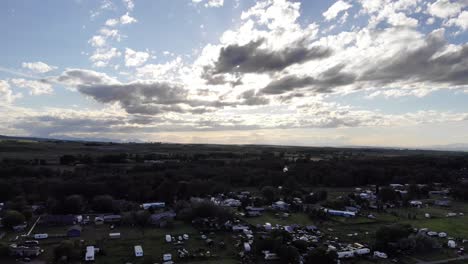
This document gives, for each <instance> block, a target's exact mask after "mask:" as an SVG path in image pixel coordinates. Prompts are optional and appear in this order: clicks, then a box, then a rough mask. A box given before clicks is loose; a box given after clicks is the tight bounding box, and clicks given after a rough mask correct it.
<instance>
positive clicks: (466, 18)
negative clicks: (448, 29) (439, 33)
mask: <svg viewBox="0 0 468 264" xmlns="http://www.w3.org/2000/svg"><path fill="white" fill-rule="evenodd" d="M447 25H448V26H458V27H460V28H461V29H462V30H463V31H466V30H468V11H463V12H461V13H460V14H459V15H458V17H454V18H451V19H450V20H449V21H447Z"/></svg>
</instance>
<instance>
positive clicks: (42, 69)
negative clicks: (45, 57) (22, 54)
mask: <svg viewBox="0 0 468 264" xmlns="http://www.w3.org/2000/svg"><path fill="white" fill-rule="evenodd" d="M21 66H22V67H23V68H26V69H29V70H31V71H33V72H35V73H46V72H50V71H53V70H55V69H57V67H55V66H51V65H47V64H46V63H44V62H41V61H36V62H23V63H22V64H21Z"/></svg>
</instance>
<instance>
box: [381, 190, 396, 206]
mask: <svg viewBox="0 0 468 264" xmlns="http://www.w3.org/2000/svg"><path fill="white" fill-rule="evenodd" d="M379 198H380V200H381V201H382V202H384V203H385V202H394V201H396V200H397V198H398V196H397V194H396V192H395V191H394V190H392V189H390V188H382V189H380V191H379Z"/></svg>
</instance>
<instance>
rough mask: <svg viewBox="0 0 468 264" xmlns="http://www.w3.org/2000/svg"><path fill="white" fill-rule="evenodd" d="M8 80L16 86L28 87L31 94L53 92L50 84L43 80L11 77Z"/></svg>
mask: <svg viewBox="0 0 468 264" xmlns="http://www.w3.org/2000/svg"><path fill="white" fill-rule="evenodd" d="M10 82H11V83H12V84H13V85H15V86H17V87H21V88H27V89H30V91H29V94H31V95H41V94H51V93H52V92H53V89H52V85H51V84H50V83H48V82H46V81H44V80H26V79H11V80H10Z"/></svg>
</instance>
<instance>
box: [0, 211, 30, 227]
mask: <svg viewBox="0 0 468 264" xmlns="http://www.w3.org/2000/svg"><path fill="white" fill-rule="evenodd" d="M25 220H26V218H25V217H24V215H23V214H22V213H20V212H18V211H15V210H8V211H6V212H5V215H4V217H3V218H2V224H3V225H4V226H6V227H10V228H12V227H14V226H17V225H21V224H23V223H24V221H25Z"/></svg>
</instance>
